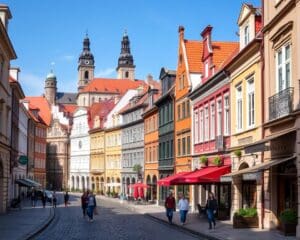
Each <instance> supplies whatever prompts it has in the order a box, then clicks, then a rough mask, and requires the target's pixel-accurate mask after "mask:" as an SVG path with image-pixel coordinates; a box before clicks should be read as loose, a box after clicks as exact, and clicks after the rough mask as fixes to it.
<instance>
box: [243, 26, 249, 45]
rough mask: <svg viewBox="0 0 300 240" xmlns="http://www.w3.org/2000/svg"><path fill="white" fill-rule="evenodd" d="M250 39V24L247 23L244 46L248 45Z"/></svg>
mask: <svg viewBox="0 0 300 240" xmlns="http://www.w3.org/2000/svg"><path fill="white" fill-rule="evenodd" d="M249 41H250V26H249V24H246V25H245V27H244V46H247V45H248V43H249Z"/></svg>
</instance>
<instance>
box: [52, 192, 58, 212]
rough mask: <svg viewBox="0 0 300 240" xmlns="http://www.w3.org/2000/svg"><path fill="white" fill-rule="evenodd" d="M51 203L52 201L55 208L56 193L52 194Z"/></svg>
mask: <svg viewBox="0 0 300 240" xmlns="http://www.w3.org/2000/svg"><path fill="white" fill-rule="evenodd" d="M52 201H53V204H52V205H53V207H54V208H56V204H57V196H56V192H55V191H54V192H53V196H52Z"/></svg>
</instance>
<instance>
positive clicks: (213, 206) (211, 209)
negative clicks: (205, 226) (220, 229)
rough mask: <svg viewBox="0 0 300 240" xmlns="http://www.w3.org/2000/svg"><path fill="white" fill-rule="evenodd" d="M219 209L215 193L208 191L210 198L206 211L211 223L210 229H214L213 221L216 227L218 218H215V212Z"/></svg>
mask: <svg viewBox="0 0 300 240" xmlns="http://www.w3.org/2000/svg"><path fill="white" fill-rule="evenodd" d="M217 209H218V202H217V199H216V198H215V196H214V194H213V193H212V192H209V193H208V199H207V202H206V213H207V218H208V223H209V229H212V223H213V224H214V228H216V220H215V214H216V212H217Z"/></svg>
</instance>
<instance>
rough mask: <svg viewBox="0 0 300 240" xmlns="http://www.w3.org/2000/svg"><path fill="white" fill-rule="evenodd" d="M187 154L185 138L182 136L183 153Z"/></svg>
mask: <svg viewBox="0 0 300 240" xmlns="http://www.w3.org/2000/svg"><path fill="white" fill-rule="evenodd" d="M185 154H186V145H185V138H182V155H185Z"/></svg>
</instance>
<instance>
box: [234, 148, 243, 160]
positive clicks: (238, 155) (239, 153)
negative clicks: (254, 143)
mask: <svg viewBox="0 0 300 240" xmlns="http://www.w3.org/2000/svg"><path fill="white" fill-rule="evenodd" d="M234 155H235V156H237V157H238V158H240V157H241V156H242V151H241V150H240V149H237V150H235V151H234Z"/></svg>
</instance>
